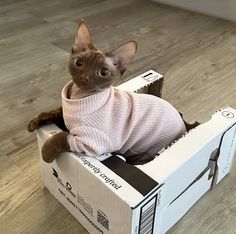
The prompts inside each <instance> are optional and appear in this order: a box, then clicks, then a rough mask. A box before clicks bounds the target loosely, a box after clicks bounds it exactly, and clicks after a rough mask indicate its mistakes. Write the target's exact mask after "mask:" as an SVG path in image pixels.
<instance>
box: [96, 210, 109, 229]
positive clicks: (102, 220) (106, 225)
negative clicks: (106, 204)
mask: <svg viewBox="0 0 236 234" xmlns="http://www.w3.org/2000/svg"><path fill="white" fill-rule="evenodd" d="M97 221H98V222H99V223H100V224H101V225H102V226H103V227H104V228H106V229H107V230H109V220H108V219H107V216H106V215H105V214H104V213H103V212H102V211H100V210H98V211H97Z"/></svg>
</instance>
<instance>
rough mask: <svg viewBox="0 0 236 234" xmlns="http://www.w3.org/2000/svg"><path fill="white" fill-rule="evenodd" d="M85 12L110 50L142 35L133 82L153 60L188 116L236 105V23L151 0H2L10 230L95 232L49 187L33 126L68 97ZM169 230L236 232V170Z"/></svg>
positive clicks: (3, 136) (0, 68)
mask: <svg viewBox="0 0 236 234" xmlns="http://www.w3.org/2000/svg"><path fill="white" fill-rule="evenodd" d="M82 17H83V18H84V19H85V20H87V22H88V23H89V24H90V26H91V30H92V34H93V38H94V42H95V45H96V46H97V47H98V48H100V49H106V50H108V49H109V48H113V46H115V45H117V44H118V43H121V42H123V41H125V40H128V39H132V38H135V39H137V40H138V42H139V51H138V54H137V56H136V57H135V59H134V61H133V63H132V64H131V65H130V66H129V69H128V71H127V73H126V75H125V79H124V80H126V79H129V78H131V77H133V76H135V75H138V74H140V73H143V72H145V71H146V70H148V69H150V68H152V69H155V70H157V71H158V72H160V73H162V74H163V75H164V76H165V78H166V80H165V84H164V90H163V97H164V98H165V99H166V100H168V101H169V102H171V103H172V104H173V105H174V106H175V107H176V108H177V109H178V110H179V111H180V112H182V113H183V114H184V117H185V119H186V120H187V121H190V122H191V121H195V120H198V121H206V120H208V119H209V118H210V116H211V114H212V113H213V112H215V111H216V110H217V109H218V108H220V107H224V106H231V107H234V108H236V24H235V23H232V22H228V21H224V20H220V19H216V18H212V17H208V16H205V15H201V14H197V13H193V12H189V11H185V10H181V9H178V8H173V7H168V6H165V5H160V4H158V3H154V2H151V1H144V0H143V1H134V0H120V1H117V0H93V1H87V0H49V1H48V0H40V1H38V0H21V1H16V0H1V1H0V123H1V124H0V126H1V128H0V233H1V234H2V233H3V234H8V233H34V234H35V233H87V232H86V231H85V230H84V229H83V227H82V226H81V225H80V224H79V222H77V220H75V218H73V216H72V215H70V214H69V212H68V211H67V210H66V209H65V208H64V207H63V206H62V205H60V204H59V202H57V200H56V199H54V197H53V196H52V195H50V194H49V192H48V191H47V190H45V189H43V185H42V182H41V178H40V165H39V157H38V149H37V142H36V136H35V134H34V133H33V134H30V133H28V132H27V131H26V124H27V122H28V121H29V120H30V119H31V118H32V117H33V116H34V115H35V114H36V113H38V112H41V111H45V110H49V109H51V108H54V107H57V106H58V105H59V104H60V90H61V88H62V87H63V85H64V84H65V83H66V82H67V81H68V80H69V79H70V77H69V75H68V72H67V61H68V55H69V54H68V52H69V51H70V47H71V44H72V40H73V36H74V30H75V27H76V25H77V23H78V22H79V20H80V18H82ZM186 176H187V175H186ZM169 233H175V234H177V233H178V234H180V233H207V234H209V233H236V168H235V167H234V168H233V170H232V173H231V174H230V175H229V176H227V178H225V179H224V180H223V181H222V183H220V184H219V185H218V186H217V187H216V188H215V189H214V190H212V191H210V192H208V193H207V194H206V195H205V196H204V197H203V198H202V199H201V200H200V201H199V202H198V203H197V204H196V205H195V206H194V207H193V208H192V209H191V211H189V212H188V213H187V214H186V215H185V216H184V218H183V219H181V221H180V222H178V223H177V224H176V225H175V226H174V227H173V228H172V229H171V230H170V231H169Z"/></svg>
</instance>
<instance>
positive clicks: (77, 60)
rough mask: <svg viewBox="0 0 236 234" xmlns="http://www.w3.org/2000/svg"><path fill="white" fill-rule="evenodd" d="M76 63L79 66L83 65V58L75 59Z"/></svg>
mask: <svg viewBox="0 0 236 234" xmlns="http://www.w3.org/2000/svg"><path fill="white" fill-rule="evenodd" d="M75 64H76V66H78V67H81V66H82V65H83V60H82V59H81V58H78V59H76V60H75Z"/></svg>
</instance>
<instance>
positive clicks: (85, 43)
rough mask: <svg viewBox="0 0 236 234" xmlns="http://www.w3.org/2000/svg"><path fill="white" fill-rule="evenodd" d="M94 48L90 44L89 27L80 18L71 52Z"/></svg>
mask: <svg viewBox="0 0 236 234" xmlns="http://www.w3.org/2000/svg"><path fill="white" fill-rule="evenodd" d="M90 49H95V48H94V46H93V44H92V38H91V34H90V31H89V27H88V25H87V23H86V22H85V21H84V20H81V21H80V23H79V26H78V28H77V30H76V33H75V40H74V43H73V47H72V50H71V51H72V53H74V52H82V51H86V50H90Z"/></svg>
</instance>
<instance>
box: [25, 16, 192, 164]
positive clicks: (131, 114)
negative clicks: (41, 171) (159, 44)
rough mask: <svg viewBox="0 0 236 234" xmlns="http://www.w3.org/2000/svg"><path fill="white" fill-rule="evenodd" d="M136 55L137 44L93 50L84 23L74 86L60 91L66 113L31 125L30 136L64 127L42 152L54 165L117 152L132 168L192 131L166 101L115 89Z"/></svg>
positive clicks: (72, 69)
mask: <svg viewBox="0 0 236 234" xmlns="http://www.w3.org/2000/svg"><path fill="white" fill-rule="evenodd" d="M136 51H137V42H136V41H134V40H131V41H128V42H126V43H123V44H121V45H120V46H118V47H116V48H115V49H113V50H112V51H110V52H103V51H101V50H98V49H96V48H95V46H94V44H93V42H92V38H91V34H90V31H89V28H88V25H87V24H86V22H85V21H83V20H82V21H81V22H80V24H79V26H78V28H77V30H76V34H75V40H74V43H73V46H72V49H71V55H70V59H69V66H68V68H69V73H70V75H71V77H72V80H71V81H70V82H69V83H67V84H66V85H65V86H64V88H63V90H62V107H59V108H57V109H55V110H52V111H49V112H43V113H41V114H39V115H37V116H36V117H35V118H33V119H32V120H31V121H30V122H29V124H28V130H29V131H30V132H32V131H34V130H35V129H37V128H39V127H40V126H42V125H43V124H49V123H56V124H58V125H63V123H64V124H65V126H64V127H63V129H65V127H66V129H68V131H63V132H60V133H57V134H55V135H53V136H51V137H50V138H49V139H47V140H46V142H45V143H44V145H43V147H42V157H43V160H44V161H45V162H47V163H50V162H52V161H53V160H54V159H55V158H56V157H58V155H59V154H60V153H62V152H68V151H73V152H77V153H85V154H86V155H88V156H91V157H95V156H97V155H101V154H104V153H109V152H115V153H117V154H120V155H123V156H124V157H125V158H126V161H127V162H128V163H130V164H144V163H147V162H149V161H151V160H152V159H154V158H155V156H156V155H157V154H158V152H159V151H160V150H161V149H163V148H165V147H167V146H169V145H171V143H172V142H174V141H175V140H177V139H178V138H180V137H181V136H182V135H183V134H184V133H186V131H187V130H188V129H189V128H191V127H194V126H195V125H196V124H197V123H195V124H194V125H188V124H187V123H185V122H184V121H183V119H182V116H181V115H180V114H179V113H178V111H177V110H176V109H175V108H174V107H173V106H172V105H171V104H170V103H168V102H167V101H165V100H163V99H161V98H159V97H156V96H153V95H149V94H140V93H139V94H137V93H133V92H127V91H120V90H118V89H116V88H115V87H114V86H113V85H114V84H115V83H117V82H120V81H122V76H123V74H124V72H125V71H126V69H127V66H128V64H129V63H130V62H131V61H132V59H133V57H134V55H135V53H136Z"/></svg>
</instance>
